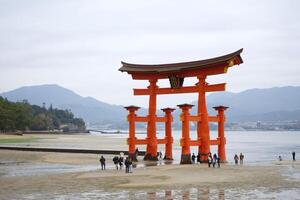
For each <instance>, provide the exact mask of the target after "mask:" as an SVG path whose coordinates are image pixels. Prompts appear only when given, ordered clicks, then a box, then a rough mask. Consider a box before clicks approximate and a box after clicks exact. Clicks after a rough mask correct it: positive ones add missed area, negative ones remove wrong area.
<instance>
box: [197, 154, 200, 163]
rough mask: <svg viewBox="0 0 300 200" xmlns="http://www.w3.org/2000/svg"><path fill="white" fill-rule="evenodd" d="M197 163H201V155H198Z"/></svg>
mask: <svg viewBox="0 0 300 200" xmlns="http://www.w3.org/2000/svg"><path fill="white" fill-rule="evenodd" d="M197 163H200V153H198V155H197Z"/></svg>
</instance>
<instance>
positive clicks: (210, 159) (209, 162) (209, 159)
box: [207, 153, 213, 168]
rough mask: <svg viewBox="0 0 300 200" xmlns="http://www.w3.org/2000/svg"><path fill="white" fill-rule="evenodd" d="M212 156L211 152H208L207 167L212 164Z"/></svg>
mask: <svg viewBox="0 0 300 200" xmlns="http://www.w3.org/2000/svg"><path fill="white" fill-rule="evenodd" d="M212 159H213V158H212V156H211V153H209V155H208V160H207V162H208V167H209V168H210V165H211V164H212Z"/></svg>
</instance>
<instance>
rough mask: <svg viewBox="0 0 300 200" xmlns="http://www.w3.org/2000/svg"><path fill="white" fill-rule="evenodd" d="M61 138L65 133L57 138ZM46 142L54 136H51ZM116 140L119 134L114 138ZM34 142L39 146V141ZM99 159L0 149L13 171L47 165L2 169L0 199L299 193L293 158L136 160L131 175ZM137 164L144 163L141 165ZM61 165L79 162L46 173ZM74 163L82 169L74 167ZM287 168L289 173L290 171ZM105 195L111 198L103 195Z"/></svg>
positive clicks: (298, 166) (1, 161)
mask: <svg viewBox="0 0 300 200" xmlns="http://www.w3.org/2000/svg"><path fill="white" fill-rule="evenodd" d="M43 137H45V136H43ZM68 137H69V136H68ZM80 137H81V136H79V139H80ZM62 138H65V137H64V136H62ZM71 138H72V137H71ZM71 138H69V140H70V139H71ZM74 138H75V139H74V140H73V141H77V140H79V139H78V137H77V136H75V137H74ZM119 139H120V138H119ZM45 140H49V139H45V138H44V140H42V141H43V143H44V145H45ZM50 140H51V139H50ZM52 140H57V139H53V138H52ZM122 140H123V139H122V138H121V139H120V141H122ZM59 141H60V139H58V143H56V145H58V144H59ZM110 141H111V139H110V140H109V139H107V140H105V143H106V144H105V145H111V146H113V145H115V146H114V148H116V149H118V148H120V149H121V148H122V144H120V145H119V146H118V144H116V143H115V142H116V141H115V140H114V141H113V144H112V143H110ZM86 142H88V140H87V141H86ZM102 142H103V141H102ZM36 143H37V144H36V145H41V144H40V143H39V142H36ZM51 143H53V141H52V142H51ZM51 143H48V144H51ZM62 143H63V142H62ZM83 143H85V142H83ZM31 145H33V144H31ZM105 157H106V159H107V168H108V169H107V170H105V171H102V170H100V166H99V163H98V162H99V161H98V160H99V155H94V154H72V153H46V152H22V151H10V150H1V151H0V169H1V168H2V169H4V168H5V169H6V170H7V169H8V170H9V169H11V170H14V169H22V168H25V167H27V168H31V167H33V168H34V167H36V166H48V167H49V168H50V169H49V170H48V171H47V170H46V173H44V174H43V173H42V174H41V173H39V174H37V175H35V174H34V173H33V174H29V175H26V174H25V175H16V176H14V175H7V174H5V173H3V171H2V172H1V173H0V197H1V198H0V199H22V198H25V197H26V198H27V197H28V198H29V199H30V197H31V198H32V199H40V198H41V197H44V198H45V197H47V199H51V198H54V197H55V195H60V197H61V195H67V196H68V195H74V194H83V193H91V191H99V190H100V191H102V192H108V193H109V194H114V193H116V192H117V193H118V192H120V191H131V192H133V194H135V191H157V190H162V189H163V190H165V191H168V190H176V189H178V190H185V189H189V188H215V189H233V188H239V190H252V191H255V190H257V189H259V188H267V189H268V190H272V191H281V190H288V189H294V190H296V191H300V186H299V185H300V184H299V182H300V177H299V173H300V163H299V161H296V162H292V161H283V162H279V161H275V162H272V163H269V164H268V165H265V166H247V165H243V166H240V165H239V166H235V165H230V164H223V165H221V168H208V166H207V165H206V164H201V165H199V164H194V165H178V164H171V165H170V164H163V162H161V163H160V162H159V163H158V164H162V165H158V166H148V165H147V163H143V161H140V162H139V167H137V168H135V169H133V173H130V174H125V172H124V170H122V171H117V170H115V169H114V166H113V164H112V156H108V155H107V156H105ZM139 160H141V158H140V159H139ZM141 163H143V164H144V165H141ZM152 164H153V163H152ZM65 165H67V166H75V167H78V166H79V170H76V171H72V170H71V171H69V172H65V171H63V170H62V171H59V170H58V171H51V166H55V167H58V168H59V167H60V166H62V167H63V166H65ZM86 166H92V168H89V169H88V170H86V169H85V167H86ZM80 167H81V168H82V170H80V169H81V168H80ZM291 170H292V173H290V172H291ZM33 171H34V170H33ZM295 174H296V175H297V176H298V177H297V176H296V177H295V178H293V177H292V176H294V175H295ZM32 195H33V196H32ZM38 195H42V196H38ZM108 197H111V196H109V195H108ZM126 198H127V197H126ZM126 198H124V199H126ZM154 199H155V198H154ZM292 199H293V198H292Z"/></svg>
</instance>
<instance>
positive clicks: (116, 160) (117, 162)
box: [113, 156, 119, 170]
mask: <svg viewBox="0 0 300 200" xmlns="http://www.w3.org/2000/svg"><path fill="white" fill-rule="evenodd" d="M113 162H114V164H115V166H116V169H117V170H118V168H119V157H118V156H115V157H113Z"/></svg>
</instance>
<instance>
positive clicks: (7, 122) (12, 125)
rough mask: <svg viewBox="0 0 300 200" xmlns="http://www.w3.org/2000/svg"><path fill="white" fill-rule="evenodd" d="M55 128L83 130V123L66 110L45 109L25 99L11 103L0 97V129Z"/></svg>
mask: <svg viewBox="0 0 300 200" xmlns="http://www.w3.org/2000/svg"><path fill="white" fill-rule="evenodd" d="M55 129H56V130H59V129H62V130H64V131H83V130H85V123H84V121H83V120H82V119H81V118H74V115H73V113H72V112H70V111H68V110H60V109H56V108H52V106H50V107H49V108H48V109H47V108H45V107H40V106H37V105H30V104H29V103H28V102H27V101H22V102H16V103H13V102H10V101H8V100H7V99H4V98H2V97H0V131H16V130H55Z"/></svg>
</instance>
